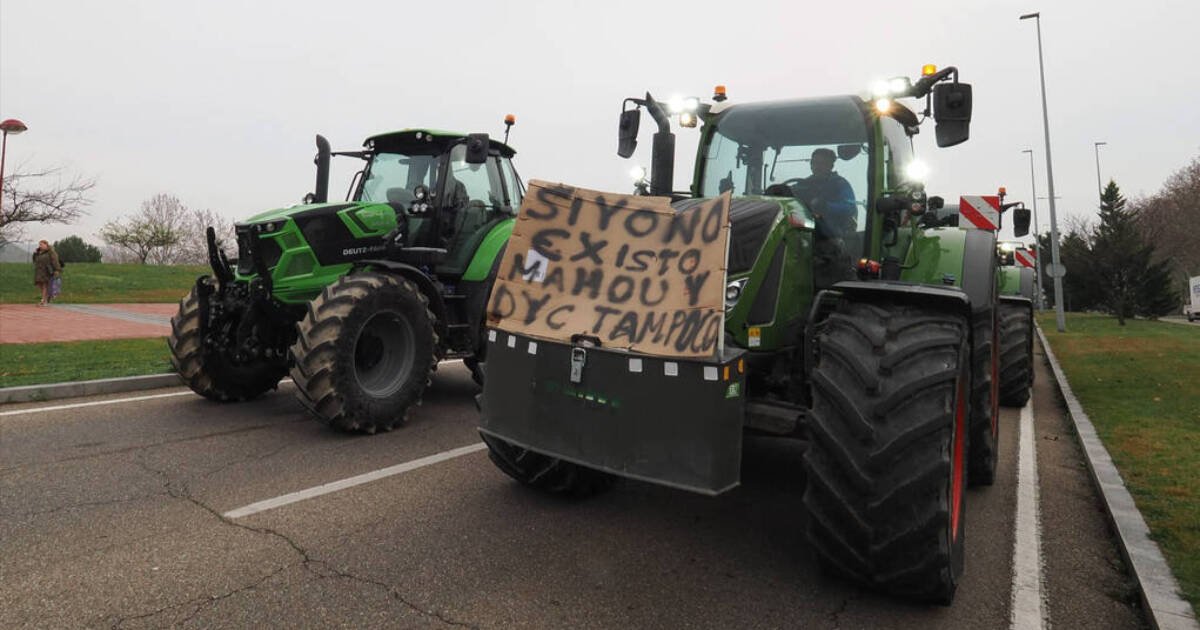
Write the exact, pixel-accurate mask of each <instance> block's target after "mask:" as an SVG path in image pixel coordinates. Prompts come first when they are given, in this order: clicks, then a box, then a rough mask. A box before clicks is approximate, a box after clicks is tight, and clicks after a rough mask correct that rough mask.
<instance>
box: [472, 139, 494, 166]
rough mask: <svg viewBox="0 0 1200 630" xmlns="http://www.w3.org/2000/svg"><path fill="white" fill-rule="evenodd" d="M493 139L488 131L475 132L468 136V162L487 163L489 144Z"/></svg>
mask: <svg viewBox="0 0 1200 630" xmlns="http://www.w3.org/2000/svg"><path fill="white" fill-rule="evenodd" d="M489 144H491V139H490V138H488V135H487V134H486V133H473V134H469V135H468V136H467V164H486V163H487V159H488V145H489Z"/></svg>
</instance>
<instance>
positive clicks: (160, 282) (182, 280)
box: [0, 263, 211, 304]
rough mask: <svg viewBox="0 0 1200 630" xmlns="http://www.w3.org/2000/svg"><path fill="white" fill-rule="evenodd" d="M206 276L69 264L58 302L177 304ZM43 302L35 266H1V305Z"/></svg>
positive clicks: (164, 268) (195, 269)
mask: <svg viewBox="0 0 1200 630" xmlns="http://www.w3.org/2000/svg"><path fill="white" fill-rule="evenodd" d="M204 273H211V272H210V271H209V269H208V267H205V266H203V265H116V264H108V263H69V264H68V265H67V266H66V267H64V268H63V292H62V295H60V296H59V297H58V301H59V302H65V303H76V304H115V303H131V302H177V301H179V298H181V297H183V296H184V295H185V294H186V293H187V292H188V290H189V289H191V288H192V285H193V284H195V282H196V278H197V277H198V276H200V275H202V274H204ZM39 299H41V294H40V293H39V292H38V289H37V287H35V286H33V264H32V263H0V304H33V303H35V302H37V301H38V300H39Z"/></svg>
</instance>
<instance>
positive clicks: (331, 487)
mask: <svg viewBox="0 0 1200 630" xmlns="http://www.w3.org/2000/svg"><path fill="white" fill-rule="evenodd" d="M485 448H487V445H486V444H483V443H479V444H471V445H468V446H462V447H459V448H455V449H451V450H448V451H442V452H441V453H436V454H434V455H429V456H427V457H422V458H420V459H414V460H412V461H410V462H404V463H403V464H396V465H395V466H388V467H387V468H380V469H379V470H375V471H372V472H369V473H363V474H361V475H355V476H353V477H347V478H346V479H341V480H338V481H331V482H329V483H325V484H321V485H319V486H314V487H312V488H308V489H306V490H300V491H298V492H290V493H288V494H284V495H281V496H278V497H275V498H273V499H266V500H264V501H258V502H256V503H251V504H250V505H247V506H244V507H240V508H238V509H236V510H230V511H228V512H226V513H225V514H224V515H223V516H224V517H225V518H227V519H235V518H242V517H245V516H250V515H251V514H258V513H259V512H266V511H267V510H273V509H275V508H278V507H283V506H285V505H291V504H292V503H298V502H300V501H306V500H308V499H312V498H314V497H319V496H322V495H326V494H330V493H333V492H339V491H341V490H345V489H347V488H353V487H354V486H361V485H362V484H364V483H370V482H372V481H378V480H379V479H383V478H385V477H391V476H393V475H399V474H401V473H406V472H409V471H413V470H416V469H418V468H424V467H426V466H432V465H433V464H437V463H440V462H444V461H447V460H451V459H454V458H456V457H462V456H463V455H470V454H471V453H475V452H478V451H481V450H483V449H485Z"/></svg>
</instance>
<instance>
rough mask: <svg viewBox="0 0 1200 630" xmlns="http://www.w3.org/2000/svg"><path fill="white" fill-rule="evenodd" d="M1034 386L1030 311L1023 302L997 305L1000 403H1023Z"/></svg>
mask: <svg viewBox="0 0 1200 630" xmlns="http://www.w3.org/2000/svg"><path fill="white" fill-rule="evenodd" d="M1032 388H1033V314H1032V313H1031V312H1030V310H1029V307H1027V306H1025V305H1023V304H1001V305H1000V404H1002V405H1004V406H1005V407H1024V406H1025V403H1026V402H1028V401H1029V393H1030V389H1032Z"/></svg>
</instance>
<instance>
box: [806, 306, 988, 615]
mask: <svg viewBox="0 0 1200 630" xmlns="http://www.w3.org/2000/svg"><path fill="white" fill-rule="evenodd" d="M817 349H818V352H819V357H818V359H817V363H816V366H815V368H814V369H813V373H812V390H813V406H812V414H811V416H810V420H811V421H810V428H811V433H812V441H811V443H810V445H809V448H808V450H807V451H806V452H805V454H804V468H805V471H806V473H807V476H808V481H807V485H806V488H805V492H804V505H805V507H806V508H807V511H808V515H809V519H808V538H809V540H810V541H811V543H812V545H813V547H814V548H815V549H816V551H817V553H818V555H819V557H820V559H821V561H822V564H823V565H824V566H825V567H826V568H828V569H831V570H833V571H834V572H836V573H838V574H841V575H843V576H847V577H849V578H851V579H853V580H855V581H857V582H860V583H862V584H865V585H868V586H870V587H874V588H877V589H880V590H883V591H885V592H888V593H892V594H896V595H902V596H907V597H912V598H916V599H920V600H925V601H935V602H939V603H942V604H949V603H950V601H951V600H952V599H953V598H954V591H955V589H956V587H957V585H958V580H959V576H960V575H961V574H962V570H963V562H964V556H963V553H964V540H963V533H964V522H963V521H964V516H965V494H964V487H965V485H966V465H965V459H966V440H967V430H968V428H967V424H968V407H969V404H968V399H969V396H970V391H971V390H970V380H971V367H970V364H969V356H970V355H969V352H968V351H969V348H968V346H967V321H966V319H965V318H964V317H962V316H960V315H957V314H950V313H944V312H939V311H937V310H934V309H931V308H926V307H920V306H912V305H904V304H894V303H880V304H868V303H858V302H853V301H848V300H845V301H843V302H842V303H841V304H840V305H839V306H838V309H837V311H836V312H835V313H833V314H832V315H830V316H829V318H828V319H827V320H825V321H824V322H823V323H822V324H821V328H820V330H819V331H818V333H817Z"/></svg>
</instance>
